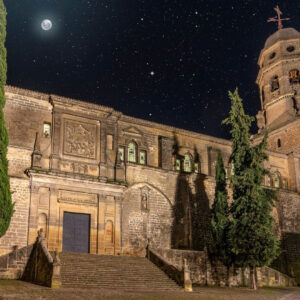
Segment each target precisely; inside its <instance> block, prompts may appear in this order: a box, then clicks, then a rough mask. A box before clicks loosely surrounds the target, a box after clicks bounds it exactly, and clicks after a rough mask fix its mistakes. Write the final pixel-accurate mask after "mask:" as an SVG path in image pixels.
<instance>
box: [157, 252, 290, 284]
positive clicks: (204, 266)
mask: <svg viewBox="0 0 300 300" xmlns="http://www.w3.org/2000/svg"><path fill="white" fill-rule="evenodd" d="M155 251H156V253H158V254H159V255H160V256H161V257H162V258H163V259H164V260H165V261H166V262H168V263H169V264H170V265H173V266H174V267H176V268H178V269H182V268H183V260H184V259H185V260H186V262H187V265H188V268H189V270H190V274H191V281H192V283H193V284H199V285H209V286H225V285H226V284H227V269H226V267H225V266H224V265H223V264H222V263H220V262H218V261H213V262H212V261H211V260H210V259H209V257H208V255H207V253H206V252H205V251H189V250H173V249H155ZM256 277H257V283H258V286H260V287H263V286H273V287H285V286H295V285H296V281H295V279H294V278H291V277H289V276H287V275H284V274H282V273H280V272H279V271H277V270H274V269H272V268H269V267H263V268H257V270H256ZM229 283H230V285H231V286H250V272H249V269H247V268H246V269H243V270H242V269H241V268H238V269H234V268H230V271H229Z"/></svg>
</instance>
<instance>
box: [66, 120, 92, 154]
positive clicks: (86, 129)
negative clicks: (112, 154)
mask: <svg viewBox="0 0 300 300" xmlns="http://www.w3.org/2000/svg"><path fill="white" fill-rule="evenodd" d="M64 154H69V155H76V156H82V157H86V158H96V126H95V125H92V124H86V123H79V122H74V121H66V122H65V134H64Z"/></svg>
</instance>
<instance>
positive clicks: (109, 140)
mask: <svg viewBox="0 0 300 300" xmlns="http://www.w3.org/2000/svg"><path fill="white" fill-rule="evenodd" d="M113 143H114V137H113V136H112V135H111V134H108V135H107V136H106V148H107V150H112V149H113Z"/></svg>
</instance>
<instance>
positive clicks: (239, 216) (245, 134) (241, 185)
mask: <svg viewBox="0 0 300 300" xmlns="http://www.w3.org/2000/svg"><path fill="white" fill-rule="evenodd" d="M229 97H230V99H231V110H230V113H229V117H228V118H227V119H225V120H224V121H223V122H224V123H225V124H228V125H229V126H230V127H231V131H230V132H231V136H232V154H231V158H230V161H231V162H232V163H233V164H234V174H233V175H232V176H231V187H232V192H233V203H232V205H231V207H230V213H231V216H232V226H231V228H230V232H229V236H230V243H231V247H232V251H233V253H234V255H235V264H236V265H237V266H240V267H250V273H251V283H252V288H253V289H256V278H255V268H256V267H262V266H266V265H269V264H270V263H271V262H272V261H273V260H274V259H275V258H276V257H277V256H278V255H279V242H278V240H277V238H276V237H275V236H274V234H273V233H272V229H273V227H272V223H273V218H272V216H271V215H270V213H271V211H272V207H273V206H274V203H273V200H275V199H276V193H275V191H273V190H271V189H266V188H264V187H262V185H261V184H262V181H263V178H264V176H265V175H266V174H268V171H267V170H265V169H264V167H263V162H264V160H266V159H267V158H268V156H267V155H266V154H265V152H264V151H265V149H266V147H267V134H266V135H265V137H264V139H263V140H262V142H261V143H260V144H258V145H257V146H254V147H251V143H250V126H251V123H252V121H253V118H252V117H250V116H248V115H246V114H245V112H244V108H243V104H242V99H241V98H240V97H239V94H238V90H237V89H236V90H235V92H234V93H231V92H229Z"/></svg>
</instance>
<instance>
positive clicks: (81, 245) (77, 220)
mask: <svg viewBox="0 0 300 300" xmlns="http://www.w3.org/2000/svg"><path fill="white" fill-rule="evenodd" d="M89 244H90V215H88V214H77V213H70V212H64V221H63V251H64V252H81V253H89V248H90V247H89Z"/></svg>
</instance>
